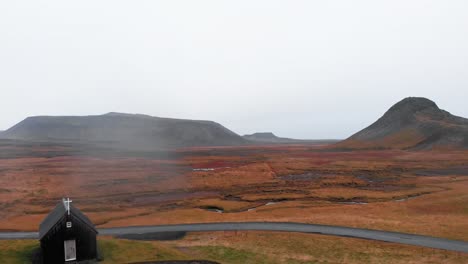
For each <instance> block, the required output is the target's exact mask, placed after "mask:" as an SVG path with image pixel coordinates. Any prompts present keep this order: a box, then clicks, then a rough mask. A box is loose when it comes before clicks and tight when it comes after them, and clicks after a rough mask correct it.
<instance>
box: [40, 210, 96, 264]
mask: <svg viewBox="0 0 468 264" xmlns="http://www.w3.org/2000/svg"><path fill="white" fill-rule="evenodd" d="M67 218H69V219H70V220H67ZM67 221H71V222H72V227H71V228H67V227H66V222H67ZM71 239H75V240H76V256H77V261H81V260H90V259H96V256H97V250H96V232H95V231H94V230H93V229H92V228H90V227H89V226H88V225H86V224H85V223H84V222H82V221H81V220H80V219H78V218H75V217H73V215H71V216H64V217H63V218H61V219H60V221H58V222H57V224H55V225H54V227H53V228H52V229H51V230H50V231H49V232H48V233H47V235H46V236H44V237H43V238H42V240H41V249H42V255H43V259H44V263H48V264H49V263H50V264H55V263H64V262H65V251H64V241H65V240H71Z"/></svg>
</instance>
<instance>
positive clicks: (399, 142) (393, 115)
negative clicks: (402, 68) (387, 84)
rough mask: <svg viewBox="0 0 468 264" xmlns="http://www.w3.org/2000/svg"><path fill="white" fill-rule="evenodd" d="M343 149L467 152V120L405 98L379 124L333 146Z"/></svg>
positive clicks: (420, 100)
mask: <svg viewBox="0 0 468 264" xmlns="http://www.w3.org/2000/svg"><path fill="white" fill-rule="evenodd" d="M336 146H337V147H343V148H402V149H408V148H413V149H433V148H468V119H465V118H462V117H458V116H454V115H452V114H450V113H449V112H447V111H444V110H442V109H440V108H439V107H438V106H437V105H436V104H435V103H434V102H433V101H431V100H429V99H426V98H419V97H409V98H405V99H403V100H402V101H400V102H398V103H397V104H395V105H394V106H392V107H391V108H390V109H389V110H388V111H387V112H386V113H385V114H384V115H383V116H382V117H381V118H380V119H379V120H377V121H376V122H375V123H373V124H372V125H370V126H369V127H367V128H365V129H364V130H361V131H360V132H358V133H356V134H354V135H353V136H351V137H350V138H348V139H346V140H345V141H342V142H340V143H338V144H336Z"/></svg>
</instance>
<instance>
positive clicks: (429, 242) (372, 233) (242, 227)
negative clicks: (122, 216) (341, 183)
mask: <svg viewBox="0 0 468 264" xmlns="http://www.w3.org/2000/svg"><path fill="white" fill-rule="evenodd" d="M236 230H237V231H247V230H250V231H254V230H255V231H279V232H299V233H311V234H322V235H331V236H340V237H352V238H361V239H370V240H378V241H385V242H392V243H399V244H406V245H414V246H421V247H429V248H436V249H445V250H452V251H458V252H464V253H468V242H466V241H460V240H450V239H443V238H436V237H430V236H421V235H414V234H406V233H397V232H388V231H379V230H370V229H361V228H352V227H342V226H329V225H316V224H301V223H281V222H238V223H203V224H180V225H155V226H134V227H116V228H103V229H98V231H99V234H100V235H131V234H133V235H135V234H151V233H159V232H209V231H236ZM37 238H38V233H37V232H0V239H37Z"/></svg>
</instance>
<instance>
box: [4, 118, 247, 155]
mask: <svg viewBox="0 0 468 264" xmlns="http://www.w3.org/2000/svg"><path fill="white" fill-rule="evenodd" d="M1 137H3V138H10V139H23V140H41V141H53V142H57V141H58V142H79V143H93V144H94V143H102V144H105V143H108V144H111V145H112V146H115V147H124V148H128V149H154V148H167V147H169V148H170V147H189V146H218V145H240V144H246V142H247V141H246V140H245V139H243V138H242V137H241V136H239V135H237V134H235V133H234V132H232V131H230V130H229V129H227V128H225V127H223V126H222V125H220V124H218V123H215V122H212V121H197V120H183V119H170V118H159V117H152V116H147V115H133V114H121V113H109V114H105V115H98V116H35V117H28V118H26V119H25V120H23V121H22V122H20V123H18V124H17V125H15V126H13V127H12V128H10V129H8V130H7V131H5V132H3V133H2V135H1Z"/></svg>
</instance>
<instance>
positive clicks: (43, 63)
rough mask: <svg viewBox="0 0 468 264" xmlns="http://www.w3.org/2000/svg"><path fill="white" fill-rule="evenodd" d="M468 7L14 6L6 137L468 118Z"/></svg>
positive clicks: (3, 85) (323, 130)
mask: <svg viewBox="0 0 468 264" xmlns="http://www.w3.org/2000/svg"><path fill="white" fill-rule="evenodd" d="M467 14H468V1H466V0H460V1H450V0H440V1H431V0H401V1H400V0H393V1H375V0H369V1H359V0H354V1H349V0H343V1H290V0H288V1H272V0H265V1H252V0H249V1H220V0H213V1H193V0H188V1H176V0H168V1H115V0H112V1H95V0H93V1H83V0H80V1H63V0H60V1H38V0H34V1H19V0H15V1H2V2H1V3H0V89H1V97H0V98H1V104H0V109H1V115H0V130H2V129H7V128H9V127H10V126H12V125H14V124H15V123H17V122H19V121H20V120H22V119H24V118H25V117H27V116H30V115H90V114H102V113H106V112H110V111H118V112H128V113H143V114H149V115H154V116H162V117H177V118H189V119H208V120H214V121H217V122H219V123H221V124H223V125H225V126H226V127H228V128H230V129H231V130H233V131H235V132H237V133H239V134H246V133H253V132H256V131H272V132H274V133H276V134H278V135H280V136H287V137H296V138H345V137H347V136H349V135H351V134H352V133H354V132H356V131H358V130H360V129H361V128H363V127H365V126H367V125H369V124H370V123H372V122H373V121H374V120H376V119H377V118H378V117H380V116H381V115H382V114H383V113H384V112H385V111H386V110H387V109H388V108H389V107H390V106H391V105H393V104H394V103H396V102H397V101H399V100H401V99H402V98H404V97H407V96H423V97H428V98H430V99H432V100H434V101H435V102H436V103H437V104H438V105H439V106H440V107H441V108H444V109H446V110H448V111H449V112H452V113H453V114H457V115H461V116H465V117H468V107H467V103H466V101H467V99H468V15H467Z"/></svg>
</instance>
